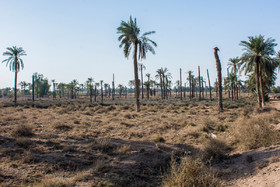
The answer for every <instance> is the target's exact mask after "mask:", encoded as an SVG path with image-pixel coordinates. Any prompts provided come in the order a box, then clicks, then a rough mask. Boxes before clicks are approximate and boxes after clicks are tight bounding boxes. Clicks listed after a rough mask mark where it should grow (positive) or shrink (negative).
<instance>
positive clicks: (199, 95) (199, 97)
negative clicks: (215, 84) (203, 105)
mask: <svg viewBox="0 0 280 187" xmlns="http://www.w3.org/2000/svg"><path fill="white" fill-rule="evenodd" d="M200 82H201V80H200V67H199V66H198V91H199V94H198V100H201V87H200V85H201V84H200Z"/></svg>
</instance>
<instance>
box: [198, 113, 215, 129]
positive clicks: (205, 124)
mask: <svg viewBox="0 0 280 187" xmlns="http://www.w3.org/2000/svg"><path fill="white" fill-rule="evenodd" d="M214 128H215V121H214V120H213V119H211V118H210V116H207V117H204V118H203V119H202V127H201V130H202V131H204V132H211V131H213V130H214Z"/></svg>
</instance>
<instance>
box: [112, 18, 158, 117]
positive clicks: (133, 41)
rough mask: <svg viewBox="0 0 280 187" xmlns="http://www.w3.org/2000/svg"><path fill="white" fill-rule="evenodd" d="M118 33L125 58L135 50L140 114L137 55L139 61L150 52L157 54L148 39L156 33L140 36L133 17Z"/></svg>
mask: <svg viewBox="0 0 280 187" xmlns="http://www.w3.org/2000/svg"><path fill="white" fill-rule="evenodd" d="M117 33H118V34H120V36H119V38H118V40H119V41H120V42H121V44H120V46H119V47H120V48H121V47H123V52H124V56H125V57H126V58H128V57H129V54H130V51H131V48H132V47H133V50H134V54H133V63H134V79H135V92H136V111H137V112H139V111H140V101H139V79H138V63H137V55H138V59H145V58H146V54H147V52H149V51H150V52H151V53H152V54H155V50H154V48H153V46H155V47H156V46H157V44H156V43H155V42H154V41H152V40H151V39H149V38H148V37H147V36H148V35H151V34H154V33H155V31H150V32H146V33H144V34H143V35H142V36H140V28H139V27H138V26H137V23H136V18H135V19H134V20H133V19H132V17H130V19H129V20H128V21H127V22H125V21H121V25H120V26H119V27H118V28H117ZM150 43H151V44H152V45H151V44H150ZM138 51H139V52H138Z"/></svg>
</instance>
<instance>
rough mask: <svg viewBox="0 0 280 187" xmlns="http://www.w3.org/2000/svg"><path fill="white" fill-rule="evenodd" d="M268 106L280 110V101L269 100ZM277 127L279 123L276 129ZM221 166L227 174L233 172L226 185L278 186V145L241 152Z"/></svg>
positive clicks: (279, 159)
mask: <svg viewBox="0 0 280 187" xmlns="http://www.w3.org/2000/svg"><path fill="white" fill-rule="evenodd" d="M268 106H269V107H273V108H276V109H277V110H279V111H280V101H271V102H270V103H269V104H268ZM279 127H280V123H279V124H278V125H277V127H276V129H277V130H280V128H279ZM223 167H224V168H227V169H228V172H229V174H230V173H235V175H234V176H232V178H233V179H232V180H231V182H230V183H227V185H226V186H240V187H243V186H244V187H245V186H246V187H248V186H250V187H251V186H252V187H254V186H257V187H280V145H276V146H272V147H268V148H260V149H257V150H253V151H248V152H244V153H241V155H240V156H238V157H237V158H235V159H231V160H230V163H229V164H226V163H225V164H224V166H223ZM234 178H235V179H234Z"/></svg>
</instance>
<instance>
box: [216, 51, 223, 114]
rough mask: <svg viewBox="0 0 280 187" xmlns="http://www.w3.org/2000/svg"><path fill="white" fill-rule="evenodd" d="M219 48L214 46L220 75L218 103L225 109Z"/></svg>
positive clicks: (220, 108)
mask: <svg viewBox="0 0 280 187" xmlns="http://www.w3.org/2000/svg"><path fill="white" fill-rule="evenodd" d="M218 51H219V48H218V47H215V48H214V56H215V60H216V68H217V77H218V92H219V95H218V96H219V97H218V104H219V111H220V112H222V111H223V98H222V97H223V94H222V68H221V62H220V58H219V55H218Z"/></svg>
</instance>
